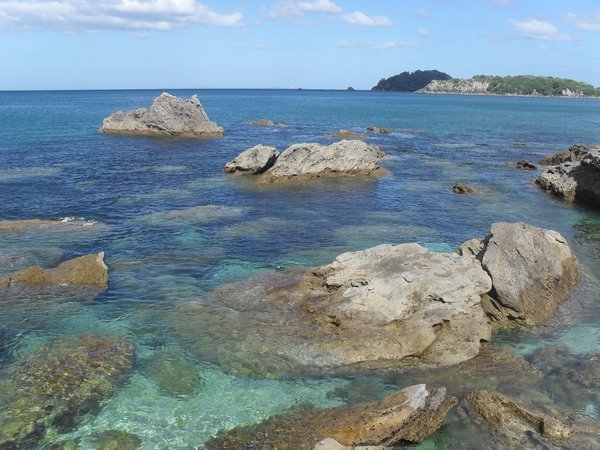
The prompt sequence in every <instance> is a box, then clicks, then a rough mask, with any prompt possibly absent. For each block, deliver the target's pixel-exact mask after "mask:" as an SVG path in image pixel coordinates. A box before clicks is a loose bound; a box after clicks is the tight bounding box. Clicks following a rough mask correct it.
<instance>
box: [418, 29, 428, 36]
mask: <svg viewBox="0 0 600 450" xmlns="http://www.w3.org/2000/svg"><path fill="white" fill-rule="evenodd" d="M417 31H418V32H419V34H420V35H421V36H423V37H429V30H428V29H427V28H419V29H418V30H417Z"/></svg>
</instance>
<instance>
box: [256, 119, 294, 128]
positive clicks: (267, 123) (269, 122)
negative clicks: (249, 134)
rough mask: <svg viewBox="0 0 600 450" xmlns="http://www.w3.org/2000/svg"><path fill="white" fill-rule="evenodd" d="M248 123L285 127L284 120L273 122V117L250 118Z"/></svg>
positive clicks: (260, 125) (259, 125)
mask: <svg viewBox="0 0 600 450" xmlns="http://www.w3.org/2000/svg"><path fill="white" fill-rule="evenodd" d="M246 123H247V124H248V125H256V126H258V127H285V123H283V122H273V121H272V120H271V119H258V120H249V121H248V122H246Z"/></svg>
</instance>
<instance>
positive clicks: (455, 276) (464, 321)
mask: <svg viewBox="0 0 600 450" xmlns="http://www.w3.org/2000/svg"><path fill="white" fill-rule="evenodd" d="M490 289H491V280H490V277H489V276H488V275H487V273H486V272H485V271H484V270H483V269H482V268H481V265H480V263H479V261H477V260H476V259H474V258H472V257H470V256H466V257H461V256H459V255H457V254H444V253H432V252H429V251H427V250H426V249H424V248H423V247H421V246H419V245H418V244H402V245H398V246H391V245H381V246H378V247H374V248H371V249H368V250H364V251H360V252H354V253H345V254H343V255H340V256H339V257H338V258H337V259H336V261H335V262H333V263H332V264H330V265H328V266H323V267H318V268H315V269H304V270H292V271H286V272H280V273H266V274H261V275H258V276H255V277H253V278H251V279H250V280H248V281H246V282H242V283H236V284H231V285H225V286H223V287H221V288H219V289H217V290H216V291H213V292H212V293H210V294H208V295H207V296H205V297H204V298H202V299H200V300H198V301H193V302H189V303H185V304H182V305H180V306H179V308H178V310H177V311H176V312H175V314H174V325H175V327H176V329H177V330H178V332H179V334H180V336H181V338H182V341H183V342H184V343H185V344H186V346H188V347H189V348H190V349H191V350H192V351H193V352H194V353H196V354H197V355H199V356H200V357H201V358H203V359H205V360H208V361H212V362H215V363H217V364H219V365H221V366H222V367H224V368H225V369H227V370H229V371H232V372H235V373H240V374H245V375H252V376H259V377H268V378H277V377H284V376H287V375H297V374H301V373H309V374H331V373H354V372H358V371H362V370H373V369H382V368H399V367H400V368H407V367H415V366H419V367H438V366H449V365H453V364H457V363H459V362H461V361H465V360H468V359H470V358H473V357H474V356H476V355H477V354H478V353H479V349H480V346H481V342H483V341H487V340H489V339H490V337H491V327H490V324H489V323H488V320H487V317H486V316H485V313H484V311H483V309H482V307H481V304H480V302H481V295H482V294H484V293H486V292H488V291H489V290H490ZM225 335H226V336H227V337H226V338H225ZM217 343H218V345H217Z"/></svg>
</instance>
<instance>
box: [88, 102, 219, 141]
mask: <svg viewBox="0 0 600 450" xmlns="http://www.w3.org/2000/svg"><path fill="white" fill-rule="evenodd" d="M99 131H100V133H106V134H121V135H130V136H178V137H190V138H209V137H222V136H223V128H221V127H220V126H218V125H217V124H216V123H215V122H213V121H212V120H210V119H209V118H208V114H206V111H205V110H204V108H203V107H202V104H201V103H200V100H198V96H196V95H193V96H192V97H191V98H189V99H188V100H184V99H181V98H179V97H175V96H174V95H171V94H169V93H167V92H163V93H162V94H161V95H160V96H158V97H157V98H155V99H154V102H153V103H152V106H151V107H150V108H149V109H147V108H139V109H134V110H132V111H127V112H123V111H117V112H115V113H113V114H111V115H110V116H108V117H107V118H106V119H104V121H103V123H102V128H100V130H99Z"/></svg>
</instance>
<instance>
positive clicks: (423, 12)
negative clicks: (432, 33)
mask: <svg viewBox="0 0 600 450" xmlns="http://www.w3.org/2000/svg"><path fill="white" fill-rule="evenodd" d="M417 15H418V16H421V17H423V18H425V19H431V14H429V12H427V10H425V9H423V8H419V9H417Z"/></svg>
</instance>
